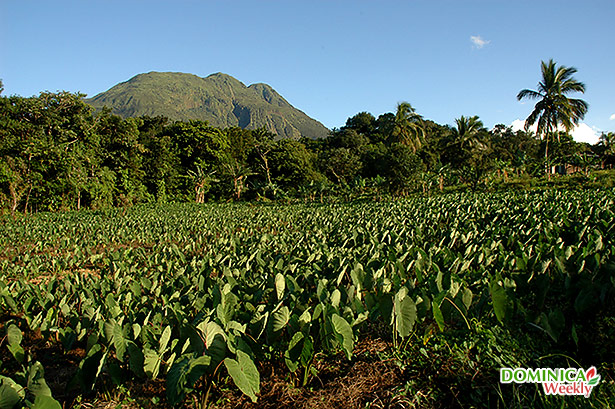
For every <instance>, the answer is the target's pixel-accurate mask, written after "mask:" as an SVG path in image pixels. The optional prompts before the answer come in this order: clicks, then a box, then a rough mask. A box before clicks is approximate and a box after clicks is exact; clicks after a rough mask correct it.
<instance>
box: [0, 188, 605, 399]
mask: <svg viewBox="0 0 615 409" xmlns="http://www.w3.org/2000/svg"><path fill="white" fill-rule="evenodd" d="M614 220H615V193H614V192H613V191H612V190H610V191H600V190H595V191H578V192H576V191H575V192H573V191H569V192H541V193H503V194H468V193H464V194H456V195H453V194H451V195H444V196H437V197H430V198H422V197H417V198H413V199H408V200H404V201H398V202H392V203H353V204H332V205H290V206H275V205H270V206H265V205H250V204H226V205H224V204H212V205H187V204H182V205H166V206H157V207H137V208H133V209H128V210H113V211H107V212H75V213H53V214H38V215H32V216H29V217H26V218H22V219H18V220H13V219H3V220H0V226H1V227H0V249H1V250H0V315H1V320H0V326H1V327H0V331H2V332H1V333H0V337H4V338H2V344H1V345H0V348H6V350H7V351H8V353H10V356H12V358H13V359H12V361H11V362H6V361H4V362H3V363H2V366H1V367H0V374H1V375H0V380H1V381H2V383H1V384H0V406H1V407H21V406H31V407H37V408H43V407H45V408H46V407H49V408H53V407H59V404H58V403H57V401H56V400H55V399H54V398H53V397H52V396H51V395H52V394H51V390H50V389H49V387H48V386H47V383H46V382H45V378H44V372H43V370H44V368H43V366H42V365H41V364H40V363H39V362H37V360H36V356H35V354H33V353H30V352H29V350H28V345H27V343H26V342H25V341H24V338H23V336H24V335H25V334H29V333H35V334H40V337H42V339H43V340H45V341H47V342H48V343H52V344H54V345H57V346H58V347H59V348H61V350H62V353H63V354H66V355H70V354H71V353H72V352H71V351H73V352H74V351H76V350H79V351H82V352H81V353H80V354H74V353H72V355H71V356H75V355H78V356H79V362H78V363H77V364H76V368H75V371H74V374H73V375H72V377H71V382H70V383H69V384H67V385H66V388H67V389H72V390H75V389H77V390H79V391H80V392H79V393H83V394H88V393H92V392H93V391H95V390H96V387H97V382H100V379H101V377H107V378H110V379H112V380H113V382H115V383H117V384H122V383H123V382H126V381H128V380H131V379H132V380H135V379H136V380H146V379H150V380H151V379H165V387H166V399H167V403H168V404H170V405H177V404H180V403H181V402H183V401H184V400H185V399H186V397H187V396H189V395H194V394H195V389H196V388H199V390H202V391H207V390H208V388H210V387H211V380H213V379H214V378H215V377H220V376H221V375H223V376H226V377H228V378H227V379H228V380H229V381H232V382H233V383H234V385H235V386H236V387H237V388H238V389H239V390H240V391H241V392H243V393H244V394H245V395H247V396H248V397H249V398H250V399H252V400H253V401H256V400H257V399H258V396H259V392H260V374H259V370H258V368H259V364H260V363H262V362H277V363H280V364H282V365H285V366H286V368H287V369H288V372H289V373H290V374H292V376H294V377H295V378H296V379H297V380H298V383H299V384H305V383H306V382H307V380H308V379H309V378H310V377H311V376H312V375H313V374H314V371H315V370H314V367H313V363H314V359H315V356H316V355H317V354H318V353H325V354H335V353H340V352H341V353H343V354H345V356H346V357H347V358H348V359H352V357H353V351H354V347H355V345H356V342H357V341H358V340H359V339H360V338H361V337H362V336H363V335H364V334H366V333H368V332H369V331H371V329H372V328H373V327H374V326H375V325H379V326H381V327H384V328H386V333H387V334H388V336H389V337H390V340H391V341H392V343H393V345H394V346H395V347H400V346H401V345H403V343H404V340H406V339H408V338H409V337H415V338H417V337H418V338H421V337H423V338H426V337H429V336H438V335H437V334H438V333H447V332H448V331H464V330H469V329H470V327H471V326H472V325H473V322H477V321H480V322H483V323H486V324H487V325H499V326H504V327H506V326H515V327H518V328H521V330H522V331H536V334H538V335H537V336H540V337H543V338H542V339H546V340H548V342H551V343H552V344H553V345H554V346H558V345H559V346H562V345H564V346H565V345H573V346H576V348H580V349H582V348H581V347H583V348H585V350H586V353H588V352H587V351H590V352H589V353H590V354H591V348H589V350H588V349H586V347H587V346H588V345H589V346H591V345H593V338H592V337H595V335H596V334H591V333H590V332H589V331H588V328H592V327H591V325H592V320H594V319H595V317H598V316H605V315H606V316H610V317H613V316H614V315H615V313H614V309H615V306H614V304H615V303H614V300H615V223H614V222H613V221H614ZM434 334H435V335H434ZM5 335H6V336H5ZM585 358H586V359H589V360H591V359H592V356H587V357H585ZM502 359H503V358H502ZM579 359H581V358H579ZM501 364H502V365H506V364H507V362H502V363H501ZM591 364H593V365H596V366H597V367H598V369H599V370H601V369H603V368H604V366H600V365H602V364H603V362H594V361H592V362H591ZM611 369H612V368H611ZM204 394H205V395H206V394H207V393H206V392H205V393H204Z"/></svg>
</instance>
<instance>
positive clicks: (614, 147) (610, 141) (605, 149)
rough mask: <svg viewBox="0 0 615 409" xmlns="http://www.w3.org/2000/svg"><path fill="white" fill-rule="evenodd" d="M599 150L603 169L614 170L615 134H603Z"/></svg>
mask: <svg viewBox="0 0 615 409" xmlns="http://www.w3.org/2000/svg"><path fill="white" fill-rule="evenodd" d="M597 148H598V152H599V155H600V156H601V157H602V169H606V168H607V167H609V168H612V167H613V162H615V160H614V159H615V132H608V133H604V132H603V133H602V134H601V135H600V140H599V141H598V144H597Z"/></svg>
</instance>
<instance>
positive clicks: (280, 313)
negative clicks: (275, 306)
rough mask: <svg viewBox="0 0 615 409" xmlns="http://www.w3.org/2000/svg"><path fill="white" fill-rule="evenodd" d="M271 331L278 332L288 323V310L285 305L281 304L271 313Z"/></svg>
mask: <svg viewBox="0 0 615 409" xmlns="http://www.w3.org/2000/svg"><path fill="white" fill-rule="evenodd" d="M272 318H273V331H274V332H278V331H280V330H281V329H282V328H284V327H285V326H286V324H288V320H289V318H290V311H289V309H288V307H287V306H283V307H282V308H280V309H279V310H277V311H276V312H274V313H273V317H272Z"/></svg>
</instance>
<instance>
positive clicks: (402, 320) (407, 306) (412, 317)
mask: <svg viewBox="0 0 615 409" xmlns="http://www.w3.org/2000/svg"><path fill="white" fill-rule="evenodd" d="M393 314H395V330H396V331H397V333H398V334H399V336H400V337H402V338H406V337H407V336H408V335H410V333H411V332H412V328H413V327H414V323H415V322H416V304H415V303H414V301H413V300H412V298H410V297H409V296H404V297H403V298H402V299H401V300H400V299H399V298H398V297H397V296H396V297H395V302H394V308H393Z"/></svg>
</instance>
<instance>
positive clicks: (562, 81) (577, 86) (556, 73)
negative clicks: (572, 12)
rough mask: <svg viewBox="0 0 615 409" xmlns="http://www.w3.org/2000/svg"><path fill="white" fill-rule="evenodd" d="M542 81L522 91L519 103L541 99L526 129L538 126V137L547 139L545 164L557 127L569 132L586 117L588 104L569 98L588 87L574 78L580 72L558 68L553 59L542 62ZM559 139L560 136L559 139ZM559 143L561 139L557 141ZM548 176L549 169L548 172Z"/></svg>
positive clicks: (570, 68)
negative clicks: (571, 94) (534, 87)
mask: <svg viewBox="0 0 615 409" xmlns="http://www.w3.org/2000/svg"><path fill="white" fill-rule="evenodd" d="M540 68H541V71H542V81H540V82H539V83H538V90H531V89H523V90H521V91H520V92H519V94H517V99H518V100H519V101H521V100H523V99H534V100H538V102H537V103H536V105H535V106H534V110H533V111H532V112H531V113H530V115H529V116H528V117H527V119H526V120H525V130H526V131H527V130H528V129H529V128H530V127H531V126H532V125H534V124H535V123H537V133H538V136H539V137H541V138H543V139H544V140H545V162H547V161H548V157H549V138H551V137H552V134H553V132H555V131H557V129H558V127H560V126H561V127H563V128H564V129H565V130H566V132H570V131H571V130H572V128H574V126H576V125H578V124H579V122H580V121H581V120H582V119H583V118H584V117H585V114H586V113H587V108H588V104H587V102H585V101H583V100H581V99H574V98H568V97H567V96H566V95H567V94H570V93H573V92H580V93H584V92H585V84H583V83H582V82H579V81H577V80H576V79H574V78H573V75H574V74H575V73H576V72H577V69H576V68H574V67H565V66H563V65H562V66H559V67H557V66H556V64H555V62H554V61H553V60H552V59H551V60H549V61H548V62H544V61H542V62H541V67H540ZM558 138H559V136H558ZM558 140H559V139H558ZM546 171H547V174H549V173H550V172H549V169H548V167H547V169H546Z"/></svg>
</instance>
